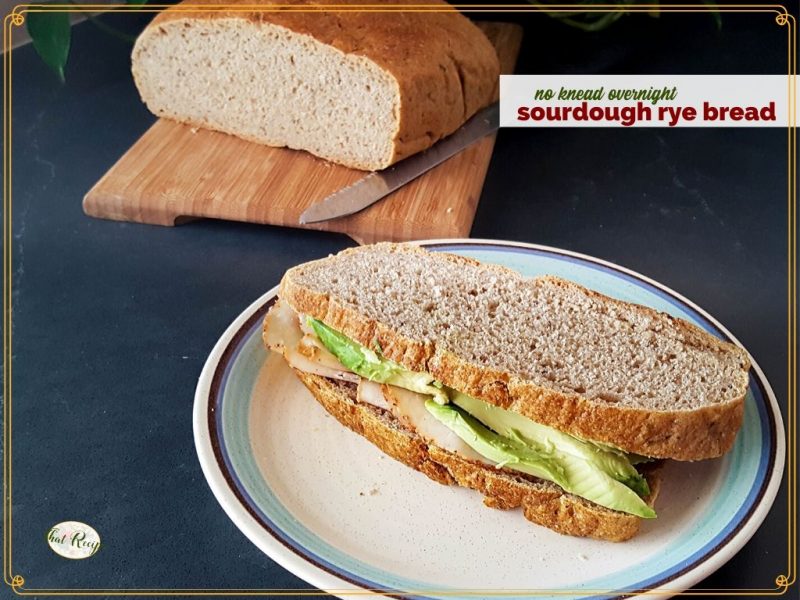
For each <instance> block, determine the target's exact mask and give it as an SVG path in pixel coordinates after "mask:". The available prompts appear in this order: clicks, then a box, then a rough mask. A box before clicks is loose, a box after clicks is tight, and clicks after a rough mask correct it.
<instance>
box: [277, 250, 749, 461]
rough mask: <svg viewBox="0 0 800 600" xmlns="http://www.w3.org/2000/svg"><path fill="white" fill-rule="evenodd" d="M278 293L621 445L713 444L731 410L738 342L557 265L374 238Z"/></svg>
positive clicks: (492, 394) (397, 353)
mask: <svg viewBox="0 0 800 600" xmlns="http://www.w3.org/2000/svg"><path fill="white" fill-rule="evenodd" d="M279 294H280V297H281V299H283V300H285V301H286V302H287V303H288V304H289V305H290V306H291V307H292V308H293V309H294V310H295V311H297V312H298V313H302V314H307V315H310V316H312V317H314V318H316V319H319V320H321V321H323V322H324V323H326V324H328V325H329V326H331V327H333V328H334V329H337V330H339V331H341V332H343V333H344V334H345V335H347V336H349V337H350V338H352V339H354V340H357V341H358V342H359V343H361V344H363V345H365V346H369V347H371V348H374V349H377V348H379V349H380V350H381V352H382V353H383V355H384V356H386V357H387V358H389V359H391V360H393V361H395V362H397V363H399V364H401V365H402V366H404V367H405V368H407V369H409V370H411V371H424V372H428V373H430V374H432V375H433V376H434V377H435V378H436V379H437V380H439V381H441V382H442V383H444V384H445V385H447V386H450V387H452V388H454V389H456V390H459V391H462V392H464V393H466V394H469V395H471V396H474V397H477V398H480V399H482V400H485V401H487V402H490V403H492V404H495V405H497V406H500V407H502V408H505V409H507V410H511V411H513V412H517V413H520V414H522V415H524V416H526V417H528V418H530V419H533V420H534V421H537V422H539V423H543V424H545V425H550V426H551V427H555V428H557V429H560V430H562V431H566V432H568V433H571V434H573V435H576V436H578V437H582V438H586V439H591V440H595V441H598V442H605V443H608V444H613V445H615V446H617V447H619V448H621V449H623V450H625V451H627V452H635V453H638V454H643V455H645V456H651V457H655V458H673V459H677V460H700V459H705V458H713V457H717V456H720V455H722V454H723V453H725V452H726V451H727V450H729V449H730V447H731V446H732V445H733V442H734V439H735V437H736V432H737V431H738V430H739V427H740V426H741V423H742V417H743V412H744V397H745V394H746V391H747V385H748V370H749V368H750V360H749V357H748V355H747V353H746V352H745V351H744V350H742V349H741V348H739V347H737V346H734V345H732V344H729V343H726V342H722V341H720V340H718V339H717V338H715V337H713V336H711V335H710V334H708V333H706V332H704V331H702V330H701V329H700V328H698V327H695V326H694V325H691V324H690V323H687V322H686V321H683V320H681V319H677V318H674V317H672V316H670V315H667V314H665V313H659V312H657V311H655V310H652V309H650V308H646V307H643V306H639V305H636V304H630V303H626V302H622V301H619V300H615V299H612V298H609V297H607V296H604V295H602V294H599V293H597V292H594V291H592V290H588V289H586V288H583V287H581V286H579V285H577V284H575V283H572V282H569V281H565V280H563V279H558V278H556V277H550V276H546V277H538V278H535V279H527V278H524V277H522V276H521V275H519V274H518V273H516V272H514V271H511V270H508V269H505V268H502V267H498V266H494V265H486V264H482V263H479V262H477V261H475V260H472V259H468V258H463V257H460V256H455V255H452V254H445V253H435V252H429V251H426V250H424V249H421V248H419V247H417V246H412V245H405V244H376V245H372V246H362V247H358V248H353V249H350V250H346V251H344V252H341V253H339V254H337V255H335V256H331V257H328V258H326V259H322V260H318V261H314V262H310V263H306V264H303V265H299V266H297V267H295V268H293V269H291V270H289V271H288V272H287V273H286V275H285V276H284V277H283V279H282V281H281V286H280V293H279Z"/></svg>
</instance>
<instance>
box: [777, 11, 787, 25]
mask: <svg viewBox="0 0 800 600" xmlns="http://www.w3.org/2000/svg"><path fill="white" fill-rule="evenodd" d="M781 8H783V12H779V13H778V14H776V15H775V22H776V23H777V24H778V25H786V24H787V23H788V22H789V13H788V12H787V10H786V7H785V6H783V7H781Z"/></svg>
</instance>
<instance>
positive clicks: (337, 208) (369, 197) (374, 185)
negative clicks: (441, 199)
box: [300, 102, 500, 225]
mask: <svg viewBox="0 0 800 600" xmlns="http://www.w3.org/2000/svg"><path fill="white" fill-rule="evenodd" d="M499 125H500V105H499V103H497V102H495V103H494V104H492V105H490V106H488V107H486V108H484V109H483V110H481V111H480V112H478V113H476V114H475V115H474V116H473V117H472V118H471V119H470V120H469V121H467V122H466V123H465V124H464V125H462V126H461V128H460V129H458V130H457V131H456V132H455V133H453V134H451V135H449V136H447V137H446V138H444V139H443V140H441V141H439V142H437V143H435V144H434V145H433V146H431V147H430V148H428V149H427V150H425V151H424V152H420V153H418V154H414V155H413V156H410V157H408V158H406V159H404V160H401V161H400V162H398V163H396V164H394V165H392V166H391V167H388V168H386V169H383V170H382V171H373V172H372V173H370V174H369V175H367V176H365V177H363V178H361V179H359V180H358V181H356V182H355V183H353V184H350V185H348V186H347V187H343V188H342V189H340V190H337V191H336V192H334V193H333V194H331V195H330V196H328V197H326V198H323V199H322V200H320V201H319V202H317V203H316V204H313V205H312V206H310V207H309V208H307V209H306V210H305V212H303V214H302V215H300V224H301V225H306V224H308V223H319V222H321V221H328V220H330V219H336V218H339V217H346V216H347V215H352V214H353V213H357V212H359V211H361V210H364V209H365V208H367V207H368V206H371V205H373V204H375V203H376V202H377V201H378V200H380V199H381V198H383V197H384V196H386V195H388V194H391V193H392V192H393V191H395V190H396V189H398V188H400V187H402V186H404V185H405V184H407V183H408V182H409V181H413V180H414V179H416V178H417V177H419V176H420V175H422V174H423V173H425V172H426V171H429V170H430V169H432V168H433V167H435V166H436V165H438V164H440V163H443V162H444V161H446V160H447V159H448V158H450V157H451V156H453V155H454V154H458V153H459V152H460V151H461V150H463V149H464V148H466V147H467V146H469V145H470V144H472V143H473V142H476V141H477V140H479V139H481V138H482V137H484V136H486V135H489V134H490V133H492V132H493V131H496V130H497V128H498V127H499Z"/></svg>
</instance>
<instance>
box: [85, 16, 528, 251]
mask: <svg viewBox="0 0 800 600" xmlns="http://www.w3.org/2000/svg"><path fill="white" fill-rule="evenodd" d="M479 25H480V27H481V29H483V31H484V32H485V33H486V35H487V36H488V37H489V39H490V40H491V41H492V43H493V44H494V45H495V47H496V48H497V53H498V56H499V57H500V66H501V72H503V73H512V72H513V70H514V64H515V63H516V59H517V55H518V53H519V46H520V42H521V40H522V29H521V28H520V27H519V26H517V25H513V24H508V23H479ZM494 138H495V136H494V135H492V136H487V137H486V138H484V139H483V140H481V141H479V142H476V143H474V144H472V145H471V146H470V147H469V148H467V149H466V150H464V151H462V152H460V153H459V154H457V155H456V156H454V157H452V158H450V159H449V160H447V161H446V162H444V163H442V164H441V165H439V166H438V167H436V168H434V169H432V170H430V171H428V172H427V173H426V174H425V175H423V176H421V177H419V178H417V179H416V180H414V181H413V182H411V183H409V184H407V185H405V186H403V187H402V188H401V189H399V190H397V191H396V192H394V193H393V194H391V195H389V196H387V197H386V198H384V199H383V200H381V201H380V202H377V203H376V204H373V205H372V206H371V207H369V208H367V209H365V210H363V211H361V212H360V213H357V214H355V215H351V216H349V217H343V218H340V219H333V220H331V221H326V222H323V223H315V224H311V225H304V226H303V227H305V228H309V229H321V230H326V231H338V232H341V233H345V234H347V235H349V236H350V237H352V238H353V239H355V240H356V241H357V242H359V243H361V244H365V243H371V242H376V241H387V240H390V241H404V240H412V239H426V238H442V237H468V236H469V231H470V228H471V227H472V221H473V220H474V218H475V211H476V209H477V207H478V199H479V197H480V193H481V188H482V187H483V181H484V178H485V176H486V170H487V168H488V166H489V161H490V159H491V156H492V149H493V148H494ZM365 174H366V172H365V171H358V170H355V169H348V168H346V167H342V166H339V165H335V164H333V163H329V162H327V161H324V160H322V159H319V158H316V157H314V156H312V155H310V154H308V153H306V152H300V151H296V150H289V149H286V148H271V147H268V146H262V145H259V144H254V143H251V142H247V141H244V140H241V139H239V138H236V137H234V136H231V135H227V134H224V133H218V132H214V131H208V130H205V129H196V128H192V127H189V126H187V125H182V124H179V123H175V122H173V121H168V120H166V119H159V120H158V121H157V122H156V123H155V124H154V125H153V126H152V127H151V128H150V129H149V130H148V131H147V132H146V133H145V134H144V135H143V136H142V137H141V138H140V139H139V140H138V141H137V142H136V143H135V144H134V145H133V146H132V147H131V148H130V149H129V150H128V151H127V152H126V153H125V154H124V155H123V156H122V158H120V159H119V160H118V161H117V162H116V164H115V165H114V166H113V167H111V169H110V170H109V171H108V172H107V173H106V174H105V175H103V177H102V178H101V179H100V181H98V182H97V183H96V184H95V185H94V187H93V188H92V189H91V190H89V192H88V193H87V194H86V196H85V197H84V199H83V210H84V212H86V214H87V215H91V216H93V217H100V218H103V219H115V220H119V221H136V222H139V223H151V224H155V225H175V224H177V223H180V222H183V221H185V220H187V219H191V218H202V217H208V218H216V219H228V220H234V221H247V222H251V223H267V224H271V225H285V226H289V227H300V225H299V223H298V219H299V217H300V214H301V213H302V212H303V211H304V210H305V209H306V208H308V207H309V206H311V205H312V204H314V203H315V202H318V201H319V200H322V199H323V198H325V197H326V196H328V195H329V194H331V193H333V192H335V191H336V190H338V189H340V188H342V187H344V186H347V185H350V184H352V183H354V182H356V181H358V180H359V179H360V178H361V177H363V176H364V175H365Z"/></svg>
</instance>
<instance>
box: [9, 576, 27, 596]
mask: <svg viewBox="0 0 800 600" xmlns="http://www.w3.org/2000/svg"><path fill="white" fill-rule="evenodd" d="M23 585H25V578H24V577H23V576H22V575H14V576H13V577H12V578H11V588H12V589H13V590H14V592H19V591H20V590H19V588H21V587H22V586H23Z"/></svg>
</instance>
